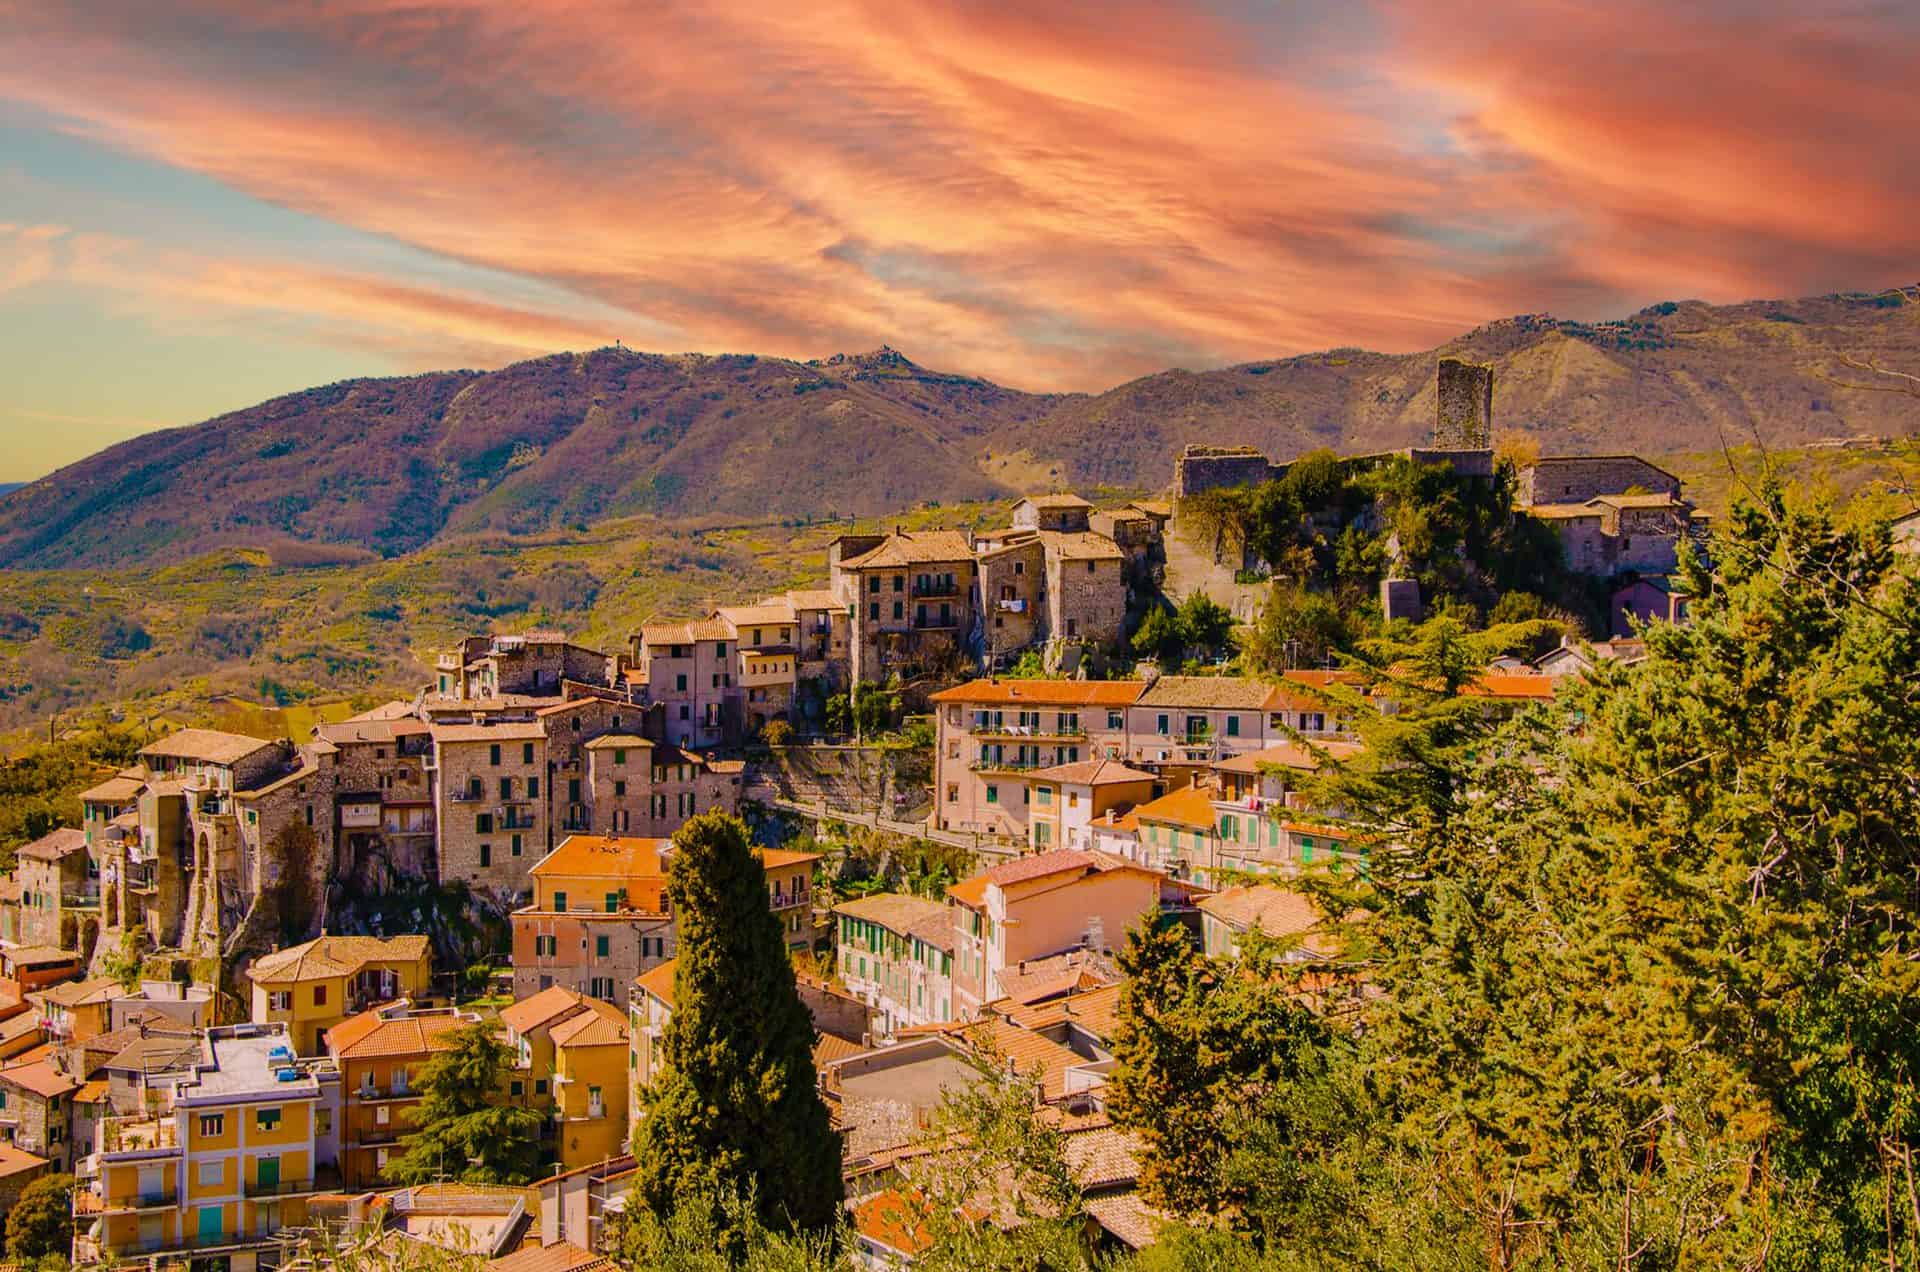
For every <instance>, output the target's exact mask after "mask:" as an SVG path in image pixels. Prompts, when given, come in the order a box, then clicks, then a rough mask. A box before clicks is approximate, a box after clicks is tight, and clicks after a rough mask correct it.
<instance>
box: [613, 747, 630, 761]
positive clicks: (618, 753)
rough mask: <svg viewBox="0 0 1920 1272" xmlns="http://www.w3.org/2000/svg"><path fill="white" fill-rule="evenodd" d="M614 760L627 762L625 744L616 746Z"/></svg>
mask: <svg viewBox="0 0 1920 1272" xmlns="http://www.w3.org/2000/svg"><path fill="white" fill-rule="evenodd" d="M613 762H614V763H615V764H625V763H626V762H627V748H625V747H624V746H616V747H614V748H613Z"/></svg>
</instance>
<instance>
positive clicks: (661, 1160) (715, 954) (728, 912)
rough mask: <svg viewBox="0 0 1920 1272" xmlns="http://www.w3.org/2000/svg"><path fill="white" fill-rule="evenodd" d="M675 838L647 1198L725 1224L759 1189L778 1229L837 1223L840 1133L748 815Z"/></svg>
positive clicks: (645, 1128)
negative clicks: (820, 1080) (665, 1004)
mask: <svg viewBox="0 0 1920 1272" xmlns="http://www.w3.org/2000/svg"><path fill="white" fill-rule="evenodd" d="M674 844H675V851H674V854H673V862H672V865H671V867H670V869H669V871H668V876H667V899H668V904H669V905H670V906H671V907H672V910H673V914H674V920H675V922H676V924H677V925H678V929H679V953H678V958H677V962H676V964H675V968H674V979H673V994H674V1007H673V1016H672V1018H671V1019H670V1020H669V1021H668V1023H667V1028H666V1033H665V1037H664V1039H663V1045H664V1050H665V1057H664V1060H665V1066H664V1067H665V1072H664V1074H663V1075H662V1077H661V1078H660V1079H659V1080H658V1082H657V1083H656V1085H655V1086H654V1088H653V1090H652V1091H651V1092H649V1093H648V1104H647V1112H646V1116H645V1117H644V1118H643V1119H642V1120H641V1122H640V1124H639V1125H638V1127H636V1128H635V1131H634V1156H635V1157H636V1158H638V1160H639V1178H638V1181H637V1182H638V1186H639V1191H640V1195H641V1196H642V1198H644V1199H645V1201H646V1203H647V1205H648V1207H649V1208H650V1209H651V1210H652V1211H653V1212H654V1214H656V1215H659V1216H662V1217H665V1216H668V1215H670V1214H672V1213H673V1211H674V1210H675V1209H676V1207H681V1208H684V1207H685V1206H687V1205H688V1204H691V1203H695V1202H696V1199H697V1203H698V1204H704V1205H709V1206H712V1207H713V1209H714V1215H715V1221H716V1223H718V1224H720V1225H722V1227H723V1228H726V1227H727V1225H728V1224H729V1223H730V1220H729V1217H728V1207H727V1204H726V1203H727V1201H728V1200H729V1199H732V1198H741V1197H748V1196H750V1197H751V1198H752V1199H753V1204H754V1207H755V1210H756V1211H757V1213H758V1215H759V1220H760V1222H761V1223H762V1224H764V1225H765V1226H766V1227H767V1228H769V1229H771V1230H773V1231H775V1232H781V1231H787V1230H790V1229H794V1228H820V1227H823V1226H825V1225H827V1224H830V1223H832V1222H833V1221H834V1219H835V1218H836V1216H837V1214H838V1211H839V1205H840V1201H841V1197H842V1186H841V1177H840V1136H839V1134H838V1133H837V1132H836V1131H834V1130H833V1128H832V1126H831V1124H830V1122H829V1120H828V1116H827V1109H826V1106H825V1105H824V1104H823V1103H822V1102H821V1100H820V1097H819V1095H818V1093H817V1092H816V1090H815V1086H814V1083H815V1075H814V1068H813V1022H812V1019H811V1018H810V1017H809V1015H808V1013H807V1009H806V1006H805V1004H803V1003H802V1002H801V1001H800V995H799V990H798V989H797V987H796V985H795V982H794V975H793V963H792V961H791V959H790V957H789V955H788V953H787V945H786V937H785V934H784V933H783V932H782V931H781V927H780V923H779V920H778V919H776V918H775V917H774V915H773V913H772V911H771V910H769V908H768V906H767V881H766V874H765V871H763V870H762V869H761V865H760V862H759V860H758V859H757V858H756V857H755V856H754V855H753V850H752V847H751V845H750V843H749V840H748V835H747V828H746V826H745V825H744V824H743V823H742V822H741V821H740V819H739V818H737V817H732V816H728V815H726V814H722V813H707V814H703V815H702V816H699V817H696V818H694V819H692V820H691V821H689V822H688V823H687V824H686V825H685V826H683V827H681V829H680V831H679V833H678V834H676V835H675V836H674ZM736 1213H737V1212H736ZM731 1236H732V1237H738V1236H739V1234H737V1233H735V1234H731Z"/></svg>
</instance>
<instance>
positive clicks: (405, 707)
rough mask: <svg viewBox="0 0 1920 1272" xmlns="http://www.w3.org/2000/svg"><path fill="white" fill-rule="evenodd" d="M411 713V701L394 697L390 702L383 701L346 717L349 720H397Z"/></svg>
mask: <svg viewBox="0 0 1920 1272" xmlns="http://www.w3.org/2000/svg"><path fill="white" fill-rule="evenodd" d="M412 714H413V704H412V703H411V702H404V701H402V700H400V699H398V698H395V699H394V700H393V701H392V702H383V703H381V704H380V705H379V706H377V707H370V708H368V709H367V710H365V711H362V712H361V713H360V714H359V715H351V716H348V717H347V719H348V720H349V721H358V720H399V719H403V718H405V717H407V716H410V715H412Z"/></svg>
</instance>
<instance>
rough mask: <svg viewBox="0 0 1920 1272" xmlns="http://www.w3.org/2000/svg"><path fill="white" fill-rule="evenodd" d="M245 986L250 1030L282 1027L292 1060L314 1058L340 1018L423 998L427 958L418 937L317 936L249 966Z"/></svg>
mask: <svg viewBox="0 0 1920 1272" xmlns="http://www.w3.org/2000/svg"><path fill="white" fill-rule="evenodd" d="M247 978H248V979H249V980H251V981H252V982H253V1022H254V1023H255V1024H260V1025H265V1024H271V1025H275V1026H279V1027H282V1028H284V1029H285V1030H286V1034H287V1039H288V1041H289V1042H290V1043H291V1044H292V1045H293V1047H294V1049H295V1050H296V1051H297V1052H298V1053H299V1054H300V1055H303V1056H311V1055H319V1054H320V1053H321V1039H322V1036H323V1035H324V1034H325V1033H326V1031H327V1030H329V1029H331V1028H333V1027H334V1026H335V1025H337V1024H339V1023H340V1022H341V1021H343V1020H345V1019H346V1018H347V1017H349V1016H353V1015H357V1014H359V1013H360V1012H362V1011H365V1010H366V1009H367V1008H369V1007H372V1006H375V1005H377V1004H379V1003H388V1002H392V1001H393V1000H394V999H396V998H401V997H411V998H417V997H419V996H420V995H422V994H424V993H426V992H427V989H428V988H429V984H430V982H431V980H432V978H433V950H432V947H431V944H430V943H429V942H428V940H427V938H426V937H424V936H396V937H390V938H384V939H383V938H381V937H377V936H322V937H318V938H316V939H314V940H311V941H308V942H306V943H305V944H302V945H295V946H292V947H291V948H289V949H284V950H278V951H276V952H274V953H272V954H268V955H266V956H265V957H264V958H260V959H258V960H256V961H255V962H254V964H253V966H252V967H250V968H248V969H247Z"/></svg>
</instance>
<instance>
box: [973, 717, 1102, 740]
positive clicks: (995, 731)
mask: <svg viewBox="0 0 1920 1272" xmlns="http://www.w3.org/2000/svg"><path fill="white" fill-rule="evenodd" d="M967 732H968V733H971V734H973V735H974V736H975V737H987V738H1065V739H1067V740H1070V741H1071V740H1074V739H1078V738H1085V737H1086V736H1087V731H1086V729H1084V728H1083V727H1081V726H1080V725H1078V724H1071V723H1060V722H1056V723H1055V724H1053V725H1052V726H1051V727H1048V726H1047V725H1043V724H1006V723H1004V722H994V723H981V722H980V721H975V722H974V723H973V724H971V725H969V726H968V727H967Z"/></svg>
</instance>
